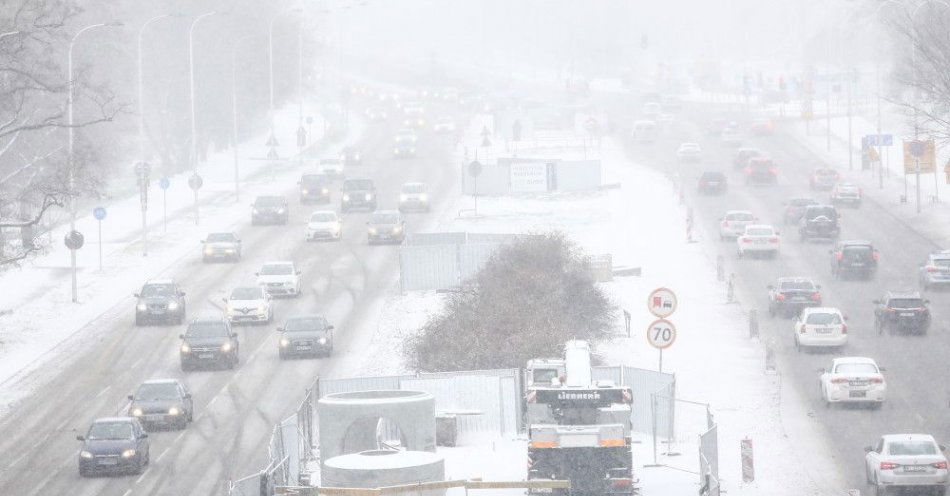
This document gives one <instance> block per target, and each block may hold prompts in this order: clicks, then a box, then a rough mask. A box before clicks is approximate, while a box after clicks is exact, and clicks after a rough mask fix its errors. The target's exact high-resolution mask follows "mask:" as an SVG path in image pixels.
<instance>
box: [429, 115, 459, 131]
mask: <svg viewBox="0 0 950 496" xmlns="http://www.w3.org/2000/svg"><path fill="white" fill-rule="evenodd" d="M432 131H433V132H436V133H441V134H448V133H454V132H455V122H454V121H453V120H452V119H451V118H449V117H442V118H440V119H439V120H437V121H435V124H434V125H433V126H432Z"/></svg>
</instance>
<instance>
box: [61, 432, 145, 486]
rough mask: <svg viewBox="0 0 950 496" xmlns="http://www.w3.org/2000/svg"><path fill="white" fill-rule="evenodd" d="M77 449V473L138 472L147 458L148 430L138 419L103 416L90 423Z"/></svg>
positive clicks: (86, 475) (86, 474) (141, 469)
mask: <svg viewBox="0 0 950 496" xmlns="http://www.w3.org/2000/svg"><path fill="white" fill-rule="evenodd" d="M76 439H77V440H79V441H82V448H81V449H80V450H79V475H80V476H82V477H89V476H91V475H95V474H121V473H133V474H141V473H142V472H143V471H145V466H146V465H148V459H149V443H148V433H146V432H145V429H143V428H142V425H141V424H140V423H139V421H138V420H135V419H134V418H129V417H105V418H99V419H96V420H94V421H93V422H92V425H91V426H89V430H88V431H86V435H85V436H76Z"/></svg>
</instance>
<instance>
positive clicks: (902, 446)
mask: <svg viewBox="0 0 950 496" xmlns="http://www.w3.org/2000/svg"><path fill="white" fill-rule="evenodd" d="M945 450H946V448H944V447H943V446H941V445H939V444H937V441H936V440H934V438H933V436H931V435H928V434H885V435H883V436H881V438H880V439H879V440H878V441H877V443H876V444H875V445H874V446H868V447H866V448H864V451H865V452H866V455H865V457H864V470H865V474H866V478H867V482H868V484H870V485H871V486H872V487H873V488H874V492H875V494H876V495H878V496H883V495H885V494H888V490H889V489H894V490H897V491H899V494H904V492H903V491H904V490H911V491H912V490H916V489H926V490H928V493H929V494H931V495H934V496H943V495H944V494H946V492H947V482H948V481H950V475H948V472H947V457H946V456H944V451H945ZM892 492H893V491H892Z"/></svg>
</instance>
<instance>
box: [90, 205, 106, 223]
mask: <svg viewBox="0 0 950 496" xmlns="http://www.w3.org/2000/svg"><path fill="white" fill-rule="evenodd" d="M92 216H93V217H95V218H96V220H102V219H105V218H106V208H105V207H96V208H94V209H92Z"/></svg>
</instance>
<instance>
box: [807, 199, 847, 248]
mask: <svg viewBox="0 0 950 496" xmlns="http://www.w3.org/2000/svg"><path fill="white" fill-rule="evenodd" d="M840 217H841V214H839V213H838V210H837V209H836V208H835V207H834V206H832V205H809V206H807V207H805V211H804V212H803V213H802V217H801V219H800V220H799V221H798V237H799V239H800V240H801V241H802V242H805V241H810V240H814V239H828V240H834V239H837V238H838V236H839V235H840V234H841V228H840V227H839V225H838V219H839V218H840Z"/></svg>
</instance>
